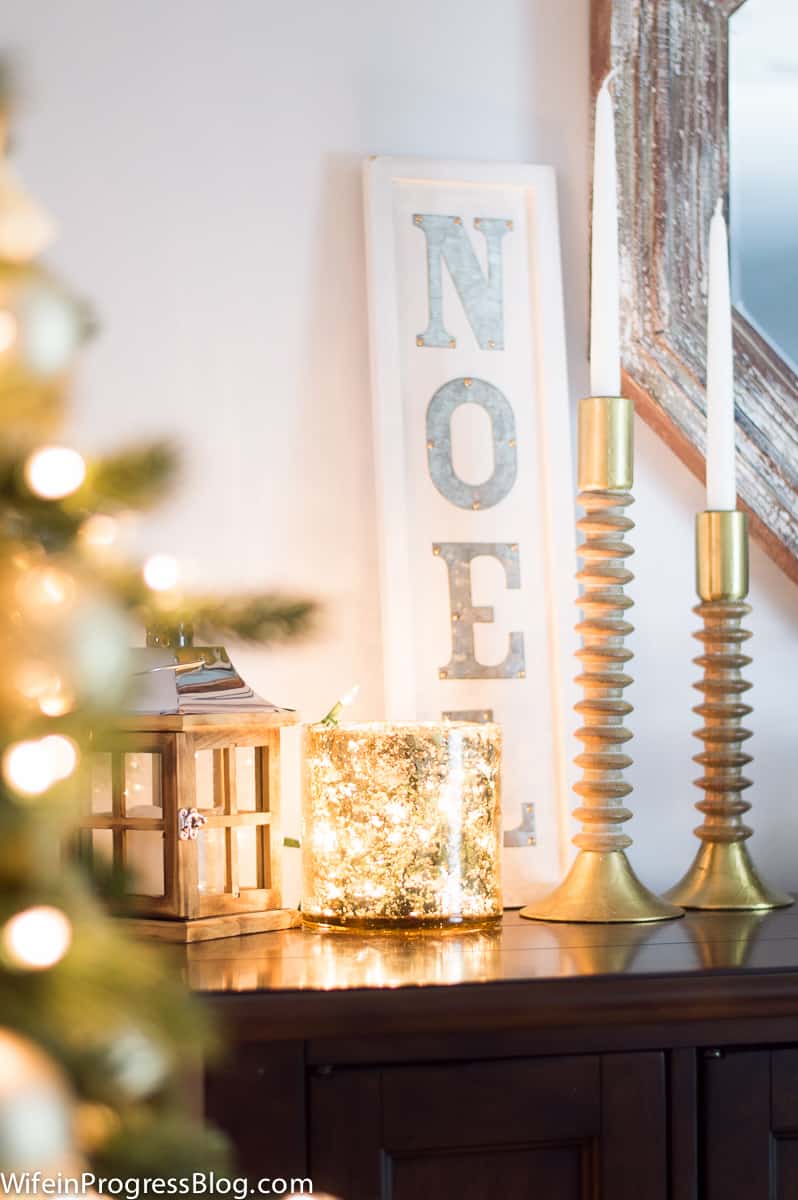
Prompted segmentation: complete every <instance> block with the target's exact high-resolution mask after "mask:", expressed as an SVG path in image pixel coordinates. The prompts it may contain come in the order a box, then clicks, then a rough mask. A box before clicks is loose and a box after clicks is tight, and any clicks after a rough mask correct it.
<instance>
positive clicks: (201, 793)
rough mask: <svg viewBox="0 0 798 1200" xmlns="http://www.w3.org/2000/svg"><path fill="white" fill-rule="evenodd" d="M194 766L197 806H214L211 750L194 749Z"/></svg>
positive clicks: (206, 807) (207, 807) (205, 807)
mask: <svg viewBox="0 0 798 1200" xmlns="http://www.w3.org/2000/svg"><path fill="white" fill-rule="evenodd" d="M194 768H195V770H194V780H195V782H194V787H195V791H196V804H197V808H203V809H206V810H207V809H212V808H215V806H216V798H215V797H214V771H213V750H195V752H194ZM220 811H221V810H220Z"/></svg>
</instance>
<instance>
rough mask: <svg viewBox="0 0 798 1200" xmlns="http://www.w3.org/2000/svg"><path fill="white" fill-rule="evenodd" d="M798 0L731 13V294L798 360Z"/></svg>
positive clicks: (764, 1) (757, 1) (748, 5)
mask: <svg viewBox="0 0 798 1200" xmlns="http://www.w3.org/2000/svg"><path fill="white" fill-rule="evenodd" d="M797 206H798V7H796V3H795V0H745V3H743V4H741V5H740V7H739V8H738V9H737V10H736V12H734V13H733V14H732V16H731V18H730V20H729V216H730V222H731V228H730V245H731V265H732V299H733V301H734V303H735V305H736V307H737V308H738V309H739V310H740V312H741V313H742V314H743V315H744V316H745V318H746V319H747V320H748V321H749V322H750V323H751V325H753V327H754V328H755V329H756V330H757V331H758V332H759V333H760V334H761V335H762V337H764V338H765V339H766V340H767V341H768V342H770V344H771V345H772V346H773V348H774V349H775V350H776V351H778V353H779V354H780V355H781V356H782V357H783V358H785V359H786V360H788V361H789V363H790V364H791V366H792V367H793V369H794V370H795V369H796V364H798V290H797V288H798V216H796V207H797Z"/></svg>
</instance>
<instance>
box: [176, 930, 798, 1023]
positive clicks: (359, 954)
mask: <svg viewBox="0 0 798 1200" xmlns="http://www.w3.org/2000/svg"><path fill="white" fill-rule="evenodd" d="M180 953H181V954H182V955H184V956H185V957H184V969H185V973H186V977H187V980H188V982H189V984H190V985H191V987H192V988H193V989H194V990H196V991H198V992H201V993H205V994H208V999H209V1000H210V1002H211V1003H212V1004H213V1005H215V1006H216V1007H218V1008H220V1009H221V1010H222V1011H224V1012H225V1013H226V1014H227V1016H228V1018H230V1017H232V1019H233V1020H234V1021H235V1022H242V1023H243V1026H246V1025H247V1024H249V1025H250V1026H252V1028H254V1027H256V1026H257V1028H258V1030H261V1029H268V1030H269V1033H270V1036H275V1037H288V1036H302V1037H315V1036H327V1035H330V1034H333V1033H335V1034H338V1035H343V1034H352V1035H354V1034H357V1033H359V1032H369V1033H371V1034H379V1033H385V1032H388V1031H391V1030H397V1031H398V1030H401V1031H405V1032H418V1031H432V1030H436V1029H441V1028H442V1027H444V1026H445V1027H446V1029H447V1030H450V1031H452V1030H456V1029H463V1030H465V1029H475V1028H483V1029H489V1028H491V1029H498V1028H501V1029H505V1030H510V1029H513V1030H519V1029H528V1028H532V1027H536V1028H543V1027H547V1028H549V1029H551V1028H553V1027H554V1026H555V1025H561V1026H563V1027H565V1026H566V1025H574V1024H575V1023H578V1024H580V1025H585V1023H587V1022H590V1021H594V1022H595V1023H599V1022H601V1023H602V1024H603V1025H604V1026H606V1025H607V1024H619V1025H621V1024H624V1023H626V1024H628V1023H629V1022H636V1023H641V1022H642V1023H646V1022H649V1021H657V1022H660V1023H662V1022H663V1021H668V1022H673V1021H675V1020H677V1018H678V1019H679V1020H682V1021H687V1020H691V1021H693V1020H704V1021H716V1022H717V1021H722V1020H725V1019H731V1018H734V1019H740V1018H744V1017H751V1018H756V1019H758V1020H762V1019H771V1018H773V1019H774V1020H787V1021H790V1022H794V1023H795V1028H794V1029H793V1028H792V1026H791V1027H790V1030H789V1032H790V1033H793V1034H798V907H795V908H789V909H781V910H777V911H774V912H769V913H691V914H688V915H687V916H685V917H684V918H682V919H679V920H675V921H665V922H657V923H654V924H648V925H563V924H554V923H542V922H536V921H527V920H524V919H523V918H522V917H520V916H519V915H518V913H515V912H508V913H505V916H504V919H503V921H502V922H501V924H500V925H499V927H498V928H497V929H496V930H495V931H490V932H470V933H462V934H458V933H446V934H423V935H415V936H410V935H407V934H365V935H361V934H352V933H334V932H329V933H319V932H315V931H309V930H303V929H290V930H283V931H278V932H274V933H265V934H253V935H250V936H247V937H239V938H224V939H219V940H217V941H210V942H204V943H198V944H195V945H191V946H188V947H186V948H184V949H183V950H181V951H180ZM774 1032H775V1033H778V1030H774Z"/></svg>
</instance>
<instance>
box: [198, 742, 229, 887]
mask: <svg viewBox="0 0 798 1200" xmlns="http://www.w3.org/2000/svg"><path fill="white" fill-rule="evenodd" d="M194 767H195V789H196V803H197V808H199V809H201V810H202V811H203V812H206V813H214V814H216V815H220V814H221V813H223V812H224V807H223V803H222V796H221V751H220V750H197V751H195V753H194ZM226 857H227V856H226V854H225V841H224V829H208V828H207V827H205V828H203V829H200V831H199V835H198V837H197V873H198V888H199V891H200V892H201V893H202V895H204V896H219V895H221V894H222V893H223V892H224V890H225V889H224V883H225V862H226Z"/></svg>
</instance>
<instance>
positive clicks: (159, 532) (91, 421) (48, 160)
mask: <svg viewBox="0 0 798 1200" xmlns="http://www.w3.org/2000/svg"><path fill="white" fill-rule="evenodd" d="M4 32H5V39H6V44H7V45H9V46H10V47H11V48H16V49H17V50H18V51H19V52H20V54H21V65H22V66H23V68H24V69H25V78H26V90H27V94H28V99H27V102H26V104H25V107H24V110H23V112H22V113H21V115H20V120H19V122H18V127H17V139H16V140H17V144H18V156H17V162H18V164H19V166H20V168H21V169H22V170H23V172H24V174H25V177H26V179H27V181H28V183H29V185H30V186H31V187H32V188H33V189H34V190H35V191H36V192H37V193H38V194H39V195H40V196H41V197H42V198H43V199H45V200H46V201H47V203H48V204H49V206H50V207H51V209H52V210H53V212H54V213H55V214H56V215H57V216H58V218H59V220H60V223H61V226H62V230H63V233H62V237H61V240H60V242H59V244H58V246H57V247H56V248H55V250H54V253H53V255H52V258H53V261H54V262H55V263H56V264H57V265H58V266H59V267H60V268H62V269H63V271H64V272H65V273H66V274H67V276H68V278H69V279H70V280H71V281H72V282H73V283H74V284H75V285H76V286H78V287H79V288H80V289H81V290H82V291H83V292H85V293H86V294H87V295H88V296H90V297H92V298H93V300H94V301H95V303H96V305H97V307H98V310H99V314H100V316H101V319H102V324H103V327H104V328H103V333H102V336H101V338H100V339H99V340H98V341H97V342H96V344H95V345H94V346H93V347H92V348H91V350H90V352H89V353H88V354H87V355H86V357H85V361H84V364H83V367H82V370H81V373H80V378H79V386H78V388H77V390H76V403H77V412H76V418H75V426H76V431H77V433H78V434H79V435H80V437H81V439H82V440H83V441H84V443H89V444H90V445H92V446H100V445H111V444H113V443H114V442H116V441H122V440H125V439H127V438H131V437H137V436H147V437H149V436H152V435H153V434H156V433H166V434H170V435H172V436H174V437H176V438H179V439H180V440H181V442H182V443H183V444H184V446H185V450H186V464H185V472H184V477H183V480H182V485H181V487H180V490H179V492H178V494H177V496H176V498H175V500H174V501H173V503H171V504H170V505H169V506H168V507H167V508H166V509H165V510H164V512H163V513H162V514H161V515H160V516H159V517H158V519H157V520H152V521H149V522H148V523H147V524H146V525H145V526H144V527H143V528H142V530H141V532H140V537H139V540H140V544H141V545H142V546H143V547H145V548H159V549H164V550H167V551H171V552H174V553H176V554H178V555H180V557H181V558H183V559H185V560H193V561H194V574H195V577H196V579H197V581H198V582H200V583H202V582H206V583H208V584H212V585H218V584H220V583H221V584H223V585H225V586H228V585H229V586H231V587H232V586H233V585H236V584H241V585H265V584H274V583H279V584H283V585H285V586H296V587H298V588H301V589H306V590H307V591H309V592H312V593H314V594H318V595H320V596H321V597H323V599H324V600H325V602H326V618H325V623H324V629H323V631H322V632H321V634H320V635H319V636H317V637H316V638H315V640H313V641H312V642H308V643H307V644H306V645H304V646H290V647H284V648H282V649H279V650H275V651H271V652H253V651H240V652H239V653H238V655H237V658H238V660H239V661H240V662H241V663H242V664H243V666H244V668H245V671H246V673H247V674H248V675H249V677H250V678H251V680H252V682H253V683H254V684H255V685H256V686H257V687H259V688H260V689H261V690H262V691H263V692H264V693H265V694H266V695H268V696H270V697H272V698H274V699H276V700H279V701H282V702H284V703H289V704H296V705H297V706H299V707H300V708H301V710H302V712H303V713H304V714H305V715H306V716H308V717H309V718H314V717H316V716H317V715H320V714H321V713H322V712H323V711H324V710H325V708H327V707H329V704H330V703H331V701H332V699H333V698H334V697H335V695H336V694H337V693H339V692H340V691H341V690H342V689H344V688H346V687H348V686H349V684H350V683H351V682H352V681H353V680H359V682H360V683H361V686H362V692H361V697H360V699H359V702H358V704H357V707H356V709H355V710H354V714H353V715H355V716H360V717H365V716H369V715H376V714H377V713H378V712H379V709H380V705H381V673H380V665H379V663H380V651H379V632H380V631H379V622H378V604H377V577H376V547H375V525H374V503H373V472H372V461H371V427H370V415H369V392H368V379H367V342H366V338H367V328H366V307H365V284H364V264H363V249H362V206H361V198H360V176H359V169H360V161H361V159H362V157H363V156H364V155H366V154H369V153H375V152H378V153H389V154H425V155H430V156H438V157H444V156H445V157H451V158H473V159H502V160H519V161H529V162H547V163H553V164H554V165H555V166H556V168H557V171H558V176H559V186H560V208H561V224H562V231H563V238H564V243H563V266H564V274H565V292H566V304H567V319H568V338H569V352H570V371H571V391H572V395H573V397H574V398H576V397H577V396H578V395H579V394H580V393H583V392H584V391H585V389H586V387H587V371H586V362H585V347H586V340H587V333H586V293H587V170H588V87H587V82H588V3H587V0H492V3H491V4H490V5H485V4H484V3H481V2H478V0H435V2H434V3H430V0H402V2H401V3H396V2H395V0H393V2H389V0H336V3H335V4H331V3H327V2H326V0H293V2H289V3H286V2H285V0H280V2H279V3H278V2H277V0H157V2H156V0H144V2H140V3H135V4H134V3H130V2H129V0H74V2H73V3H71V4H64V3H63V2H62V0H11V3H10V4H9V5H7V6H6V9H5V12H4ZM637 497H638V503H637V505H636V511H635V516H636V519H637V521H638V525H639V529H638V532H637V536H636V543H637V547H638V553H637V558H636V570H637V575H638V578H637V582H636V584H635V585H634V596H635V599H636V601H637V606H638V607H637V608H636V609H635V617H634V620H635V621H636V624H637V627H638V632H637V634H636V635H635V642H634V646H635V649H636V652H637V660H636V663H635V664H634V674H635V675H636V676H637V679H638V682H637V684H636V685H635V687H634V690H633V691H634V694H633V695H632V697H631V698H632V699H633V701H634V703H635V705H636V707H637V711H636V713H635V715H634V717H633V726H634V730H635V734H636V740H635V742H634V743H633V747H634V749H633V753H634V754H635V755H636V757H637V760H638V761H637V763H636V766H635V768H634V782H635V784H636V788H637V790H636V793H635V797H634V806H635V808H636V810H637V816H636V818H635V820H634V822H633V823H632V825H631V826H630V831H631V833H632V835H633V836H634V837H635V840H636V845H635V846H634V847H633V850H632V854H633V859H634V862H635V864H636V865H637V867H638V869H639V871H640V873H641V874H642V875H644V877H645V878H646V880H647V882H650V883H651V884H653V885H654V886H657V887H664V886H667V885H668V884H669V883H671V882H672V881H673V879H674V877H675V876H676V875H677V874H679V873H680V872H681V870H682V868H683V867H685V866H686V865H687V862H688V860H689V858H690V856H691V855H692V853H693V849H694V847H695V845H696V844H697V843H695V839H692V838H691V836H690V829H691V828H692V825H693V824H694V815H695V814H693V812H692V811H691V809H690V805H691V804H692V802H693V800H694V799H695V798H697V796H698V793H697V792H696V791H695V789H694V788H693V787H692V786H691V784H690V780H691V778H692V777H693V775H694V773H695V768H694V767H693V765H692V764H691V762H690V755H691V754H692V753H694V752H695V749H696V746H695V744H694V741H693V739H692V738H691V736H690V731H691V729H692V728H694V727H695V725H696V720H695V718H694V717H693V716H692V714H691V713H690V711H689V707H690V705H691V704H692V703H693V702H695V693H693V692H692V690H691V687H690V683H691V681H692V680H693V679H694V678H695V676H696V669H695V668H694V667H692V666H691V664H690V658H691V656H692V655H693V654H694V653H695V652H696V644H695V643H693V642H692V640H691V637H690V633H691V631H692V629H693V628H694V627H695V625H696V618H695V617H694V616H693V615H692V614H691V611H690V609H691V606H692V604H693V603H694V598H693V587H692V514H693V512H694V511H695V510H696V509H697V508H699V507H700V506H701V503H702V494H701V489H700V488H699V486H698V484H697V483H696V482H695V481H694V480H693V478H692V477H691V476H690V475H689V474H688V473H687V472H686V471H685V469H684V468H683V467H682V466H681V465H680V464H679V463H678V462H677V461H676V460H675V459H674V458H673V457H672V455H671V454H670V453H669V451H668V450H667V449H666V448H665V447H664V446H663V445H662V444H661V443H660V442H659V441H658V440H657V439H656V438H655V437H654V436H653V435H652V434H651V433H650V432H648V430H647V429H645V428H643V427H640V428H639V429H638V466H637ZM753 574H754V586H753V603H754V605H755V611H754V614H753V626H754V628H755V631H756V639H755V643H754V645H755V653H756V659H755V663H754V666H753V668H752V672H751V674H752V677H753V679H754V681H755V684H756V689H755V691H754V693H753V697H754V704H755V705H756V711H755V714H754V716H753V717H752V723H753V728H754V729H755V731H756V738H755V739H754V740H753V743H752V745H753V749H754V751H755V753H756V755H757V759H756V763H755V764H754V767H753V768H752V772H753V776H754V778H755V780H756V784H757V786H756V788H755V790H754V792H753V798H754V799H755V801H756V808H755V812H754V823H755V826H756V829H757V831H758V836H757V837H756V839H755V842H754V843H753V846H754V849H755V851H756V856H757V859H758V861H759V863H760V865H761V866H762V867H764V868H767V870H768V871H770V872H771V874H772V876H773V877H774V880H775V881H776V882H781V883H782V884H793V885H796V884H798V805H796V803H795V799H796V798H795V795H794V792H795V788H794V784H793V779H794V777H795V768H796V757H797V756H798V746H797V743H798V738H796V735H795V717H794V711H793V710H792V709H791V708H790V705H789V693H788V683H789V682H790V681H792V680H794V679H796V678H798V639H797V638H796V636H795V635H796V623H798V609H797V608H796V603H795V601H796V592H795V589H794V588H793V587H792V586H791V585H789V584H788V583H787V582H786V581H785V580H784V578H783V577H782V576H781V575H780V574H779V573H778V572H777V571H776V570H775V568H774V567H773V566H772V565H771V564H770V563H769V562H768V560H766V559H765V558H764V557H763V556H762V555H761V554H759V553H755V556H754V563H753Z"/></svg>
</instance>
